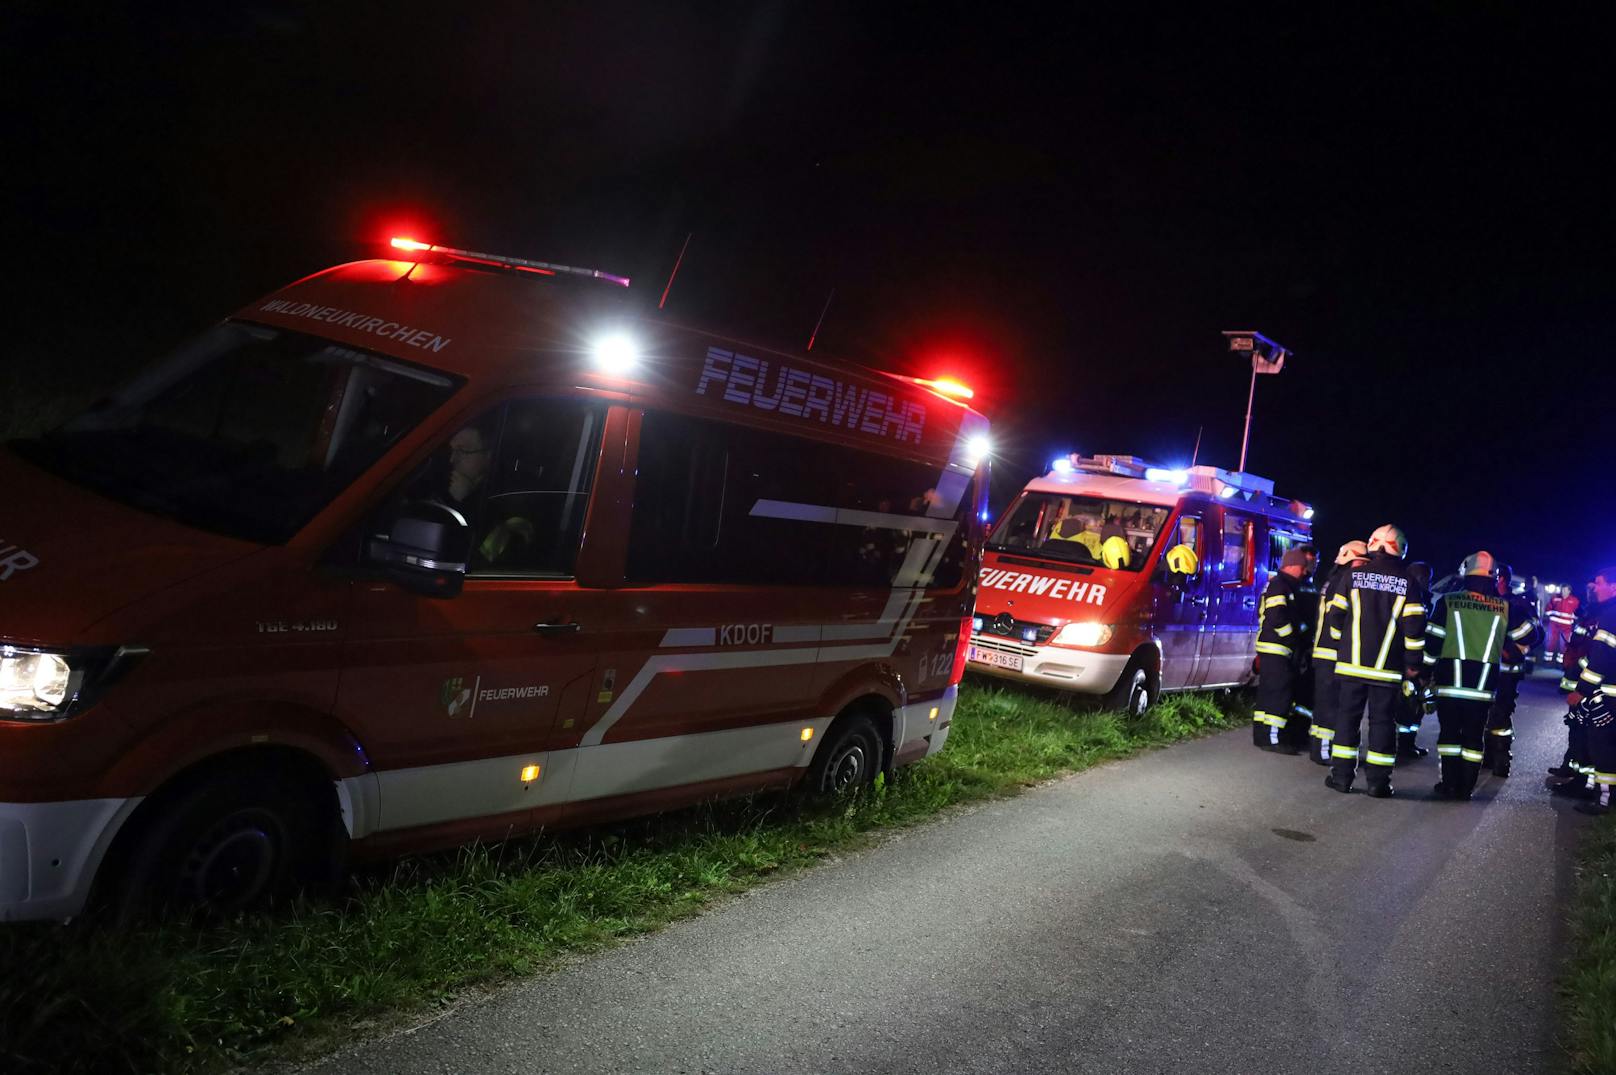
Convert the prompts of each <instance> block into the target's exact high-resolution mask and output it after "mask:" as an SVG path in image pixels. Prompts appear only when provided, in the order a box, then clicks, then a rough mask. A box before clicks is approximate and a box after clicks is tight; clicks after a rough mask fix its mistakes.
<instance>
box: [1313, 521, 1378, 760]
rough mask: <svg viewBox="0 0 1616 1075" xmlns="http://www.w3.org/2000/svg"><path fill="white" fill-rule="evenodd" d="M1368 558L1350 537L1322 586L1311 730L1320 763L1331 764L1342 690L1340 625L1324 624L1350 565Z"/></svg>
mask: <svg viewBox="0 0 1616 1075" xmlns="http://www.w3.org/2000/svg"><path fill="white" fill-rule="evenodd" d="M1368 559H1369V547H1368V546H1367V545H1365V544H1364V543H1363V542H1361V541H1349V542H1347V543H1346V544H1345V545H1343V546H1341V550H1340V551H1339V552H1337V553H1336V554H1335V563H1334V565H1332V566H1331V568H1330V573H1329V575H1327V576H1326V577H1325V579H1324V584H1323V585H1322V586H1320V587H1319V611H1318V619H1317V621H1316V622H1317V623H1318V625H1319V628H1318V633H1317V634H1316V635H1315V638H1314V642H1313V727H1312V728H1311V729H1309V732H1310V734H1311V735H1312V736H1313V738H1314V739H1315V740H1317V741H1318V744H1319V746H1318V750H1317V751H1315V752H1314V753H1313V760H1314V761H1315V762H1317V763H1318V764H1320V765H1329V764H1330V743H1331V742H1332V741H1333V740H1334V739H1335V720H1336V695H1337V694H1338V693H1339V690H1338V685H1337V682H1336V678H1335V658H1336V649H1337V647H1338V646H1339V645H1340V644H1341V629H1340V628H1339V627H1337V628H1334V629H1333V630H1332V629H1330V628H1327V627H1326V626H1325V617H1326V614H1327V612H1328V610H1329V605H1330V599H1331V598H1333V597H1334V596H1335V595H1336V594H1338V593H1340V592H1341V587H1342V586H1344V585H1345V584H1346V581H1347V579H1348V577H1349V574H1350V572H1351V569H1352V568H1354V567H1357V566H1358V565H1360V564H1362V563H1363V562H1364V561H1366V560H1368Z"/></svg>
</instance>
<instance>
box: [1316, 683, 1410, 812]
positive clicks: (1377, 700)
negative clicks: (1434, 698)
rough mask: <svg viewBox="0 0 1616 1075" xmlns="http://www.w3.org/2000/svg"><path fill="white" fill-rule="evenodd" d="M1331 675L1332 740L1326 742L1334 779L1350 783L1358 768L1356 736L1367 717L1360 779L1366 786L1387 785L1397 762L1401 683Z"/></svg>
mask: <svg viewBox="0 0 1616 1075" xmlns="http://www.w3.org/2000/svg"><path fill="white" fill-rule="evenodd" d="M1335 678H1336V722H1335V741H1334V742H1333V743H1331V744H1330V768H1331V770H1332V771H1333V773H1334V776H1335V782H1336V783H1337V784H1341V785H1343V786H1350V785H1351V784H1352V777H1353V774H1354V773H1355V772H1357V769H1358V744H1359V736H1360V733H1361V730H1362V727H1363V721H1364V717H1365V716H1367V717H1368V718H1369V742H1368V749H1367V750H1366V751H1365V752H1364V761H1365V763H1366V764H1365V766H1364V779H1365V780H1366V781H1367V782H1368V784H1369V786H1370V787H1378V786H1380V785H1382V784H1390V783H1391V782H1392V766H1393V765H1396V764H1397V718H1398V715H1399V714H1400V713H1401V712H1402V700H1403V685H1402V684H1401V683H1375V682H1371V681H1370V680H1367V679H1359V678H1358V677H1357V676H1343V675H1339V674H1338V675H1337V676H1336V677H1335Z"/></svg>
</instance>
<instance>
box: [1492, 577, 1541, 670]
mask: <svg viewBox="0 0 1616 1075" xmlns="http://www.w3.org/2000/svg"><path fill="white" fill-rule="evenodd" d="M1504 601H1505V603H1506V604H1508V605H1509V631H1508V633H1507V634H1506V636H1505V638H1504V657H1503V661H1502V663H1501V664H1500V666H1499V671H1500V672H1502V673H1503V674H1504V675H1506V676H1518V675H1521V674H1523V673H1524V672H1525V671H1526V666H1525V664H1524V663H1523V662H1525V660H1526V655H1527V654H1528V653H1530V652H1531V650H1532V647H1533V646H1535V645H1537V644H1538V643H1539V642H1541V641H1543V626H1542V624H1540V623H1539V622H1538V618H1537V605H1536V604H1534V603H1533V602H1531V601H1528V600H1527V599H1526V598H1525V597H1522V596H1520V595H1518V594H1510V595H1509V596H1508V597H1505V598H1504Z"/></svg>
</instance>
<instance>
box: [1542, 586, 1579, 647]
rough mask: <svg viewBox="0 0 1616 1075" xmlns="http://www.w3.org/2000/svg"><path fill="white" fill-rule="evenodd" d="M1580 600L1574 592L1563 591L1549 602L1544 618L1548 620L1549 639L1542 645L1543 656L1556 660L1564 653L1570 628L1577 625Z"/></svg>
mask: <svg viewBox="0 0 1616 1075" xmlns="http://www.w3.org/2000/svg"><path fill="white" fill-rule="evenodd" d="M1581 605H1582V601H1581V599H1580V598H1578V597H1577V595H1576V594H1574V593H1570V592H1567V593H1563V594H1560V595H1559V596H1558V597H1556V598H1554V600H1552V601H1550V602H1549V613H1548V615H1547V616H1546V617H1544V618H1545V619H1547V620H1548V621H1549V641H1548V644H1547V645H1545V646H1544V647H1543V651H1544V654H1545V656H1548V657H1550V658H1552V659H1554V660H1556V661H1558V660H1559V659H1560V658H1561V657H1563V656H1564V655H1565V650H1566V643H1567V642H1568V641H1570V639H1571V629H1572V628H1573V627H1575V626H1576V625H1577V609H1578V608H1579V607H1580V606H1581Z"/></svg>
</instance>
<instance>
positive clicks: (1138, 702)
mask: <svg viewBox="0 0 1616 1075" xmlns="http://www.w3.org/2000/svg"><path fill="white" fill-rule="evenodd" d="M1159 698H1161V653H1160V651H1159V650H1157V649H1156V647H1154V646H1140V647H1139V648H1138V649H1136V650H1134V652H1133V656H1132V657H1130V658H1129V659H1128V663H1127V665H1126V666H1125V667H1124V668H1123V669H1122V674H1121V675H1120V676H1118V677H1117V682H1116V685H1115V686H1113V687H1112V688H1111V690H1110V691H1108V692H1107V693H1106V695H1105V703H1104V704H1105V706H1106V708H1108V709H1121V710H1123V711H1125V712H1126V713H1127V714H1128V715H1129V716H1132V717H1138V716H1143V715H1144V714H1145V711H1146V710H1148V709H1149V708H1150V707H1151V706H1153V705H1155V704H1156V701H1157V700H1158V699H1159Z"/></svg>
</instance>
